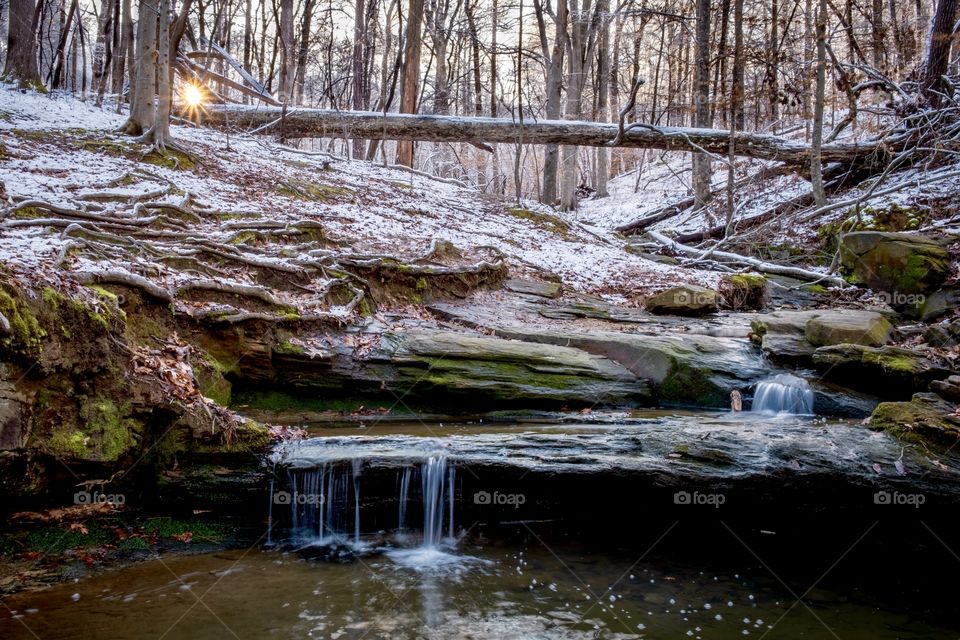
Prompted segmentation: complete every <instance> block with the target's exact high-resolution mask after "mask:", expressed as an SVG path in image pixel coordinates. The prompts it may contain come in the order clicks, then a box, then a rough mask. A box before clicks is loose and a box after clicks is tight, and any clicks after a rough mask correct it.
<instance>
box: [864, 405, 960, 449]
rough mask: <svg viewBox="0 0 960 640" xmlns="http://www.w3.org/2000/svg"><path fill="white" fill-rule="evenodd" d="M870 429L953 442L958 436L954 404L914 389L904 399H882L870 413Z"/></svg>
mask: <svg viewBox="0 0 960 640" xmlns="http://www.w3.org/2000/svg"><path fill="white" fill-rule="evenodd" d="M870 426H871V427H872V428H874V429H880V430H883V431H889V432H890V433H892V434H894V435H896V436H898V437H899V438H901V439H903V440H907V441H915V440H918V439H919V440H921V441H926V442H932V443H937V444H940V445H944V446H953V445H955V444H956V443H957V440H958V439H960V416H958V415H956V406H955V405H953V404H951V403H949V402H947V401H946V400H943V399H942V398H940V397H939V396H937V395H936V394H933V393H917V394H914V396H913V398H912V399H911V400H910V401H908V402H882V403H880V404H879V405H878V406H877V408H876V409H875V410H874V412H873V415H872V416H871V417H870Z"/></svg>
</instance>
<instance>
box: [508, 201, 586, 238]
mask: <svg viewBox="0 0 960 640" xmlns="http://www.w3.org/2000/svg"><path fill="white" fill-rule="evenodd" d="M507 213H509V214H510V215H512V216H513V217H515V218H520V219H522V220H529V221H530V222H532V223H533V224H534V226H536V227H539V228H540V229H543V230H545V231H549V232H550V233H555V234H557V235H559V236H561V237H563V238H565V239H569V238H571V237H573V234H572V233H571V231H570V225H569V224H568V223H567V222H566V221H565V220H564V219H562V218H560V217H559V216H555V215H553V214H550V213H541V212H537V211H531V210H530V209H525V208H523V207H510V208H508V209H507Z"/></svg>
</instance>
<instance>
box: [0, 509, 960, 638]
mask: <svg viewBox="0 0 960 640" xmlns="http://www.w3.org/2000/svg"><path fill="white" fill-rule="evenodd" d="M524 527H525V528H526V530H527V531H526V532H527V540H526V541H525V542H522V543H518V542H500V543H498V542H495V541H492V540H479V541H476V542H470V543H461V545H460V547H459V548H457V549H455V550H451V549H447V550H444V549H427V550H424V549H408V550H400V549H396V548H394V549H392V550H389V551H387V552H385V553H370V554H367V555H363V556H360V557H355V558H354V559H352V560H351V561H348V562H328V561H320V560H311V559H305V558H304V557H303V556H302V555H301V554H300V553H298V552H296V551H264V550H261V549H260V548H258V547H254V548H251V549H248V550H235V551H230V552H224V553H218V554H211V555H200V556H191V557H177V558H170V559H165V560H155V561H150V562H146V563H144V564H140V565H136V566H133V567H130V568H127V569H124V570H121V571H116V572H113V573H109V574H105V575H100V576H98V577H94V578H91V579H87V580H84V581H81V582H78V583H71V584H63V585H58V586H55V587H53V588H50V589H47V590H45V591H41V592H34V593H26V594H20V595H17V596H13V597H10V598H8V599H7V600H6V601H5V602H4V605H5V607H3V608H0V637H2V638H10V639H13V638H17V639H19V638H25V639H26V638H31V639H32V638H64V639H66V638H98V639H117V640H119V639H133V638H195V639H206V638H231V637H232V638H342V639H358V640H359V639H361V638H511V639H516V638H558V639H568V638H569V639H579V638H584V639H588V638H688V637H689V638H743V637H757V638H761V637H762V638H791V639H793V638H843V639H844V640H849V639H854V640H855V639H859V638H863V639H868V638H869V639H872V640H885V639H888V638H889V639H893V638H900V639H914V638H916V639H921V638H923V639H930V638H956V637H958V634H957V632H956V630H950V629H947V628H943V627H938V626H935V625H932V624H929V623H927V622H924V620H923V619H922V615H919V614H918V615H911V614H909V613H906V612H895V611H890V610H884V609H882V608H877V607H876V606H873V605H871V604H869V603H864V602H858V601H857V599H856V597H855V596H851V595H850V594H848V593H844V594H841V593H833V592H830V591H827V590H823V589H820V588H817V589H814V590H813V591H811V592H809V593H807V594H806V596H805V597H804V599H803V602H802V603H799V604H798V602H797V597H796V596H797V595H799V593H797V592H796V590H793V593H791V590H789V589H787V588H786V587H785V586H784V585H783V584H781V583H779V582H778V580H777V578H776V577H774V576H773V575H772V574H771V572H770V571H768V570H766V569H764V568H763V567H762V566H750V565H749V564H744V565H743V566H738V567H725V568H723V569H722V570H721V569H717V568H716V564H717V563H711V564H712V565H714V566H713V567H712V568H707V567H705V566H697V564H696V563H684V562H682V561H680V562H677V561H675V560H674V561H670V562H665V561H664V559H663V558H654V557H651V555H650V554H645V552H644V550H640V551H637V552H635V553H626V552H623V551H606V550H600V549H589V548H584V547H582V546H580V545H577V544H574V543H569V542H554V541H551V542H547V541H546V539H547V537H548V536H547V533H548V526H547V525H544V524H527V525H524ZM794 594H796V595H794Z"/></svg>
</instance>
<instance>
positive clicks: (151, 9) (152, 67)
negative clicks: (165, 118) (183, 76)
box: [122, 0, 159, 136]
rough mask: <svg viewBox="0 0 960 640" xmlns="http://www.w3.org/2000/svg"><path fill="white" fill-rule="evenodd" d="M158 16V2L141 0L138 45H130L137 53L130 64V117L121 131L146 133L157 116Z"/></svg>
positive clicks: (138, 17)
mask: <svg viewBox="0 0 960 640" xmlns="http://www.w3.org/2000/svg"><path fill="white" fill-rule="evenodd" d="M157 19H158V16H157V10H156V5H155V4H154V3H153V2H151V1H150V0H140V1H139V3H138V5H137V42H136V46H135V47H134V46H131V47H130V50H131V52H134V51H135V53H136V56H135V58H134V62H135V63H134V64H132V65H131V66H130V91H131V97H130V117H129V118H128V119H127V122H126V123H125V124H124V125H123V127H122V131H123V132H124V133H128V134H130V135H135V136H139V135H143V134H144V133H145V132H146V131H148V130H149V129H150V127H152V126H153V124H154V122H155V118H156V105H155V101H154V94H155V90H156V73H157V60H158V55H159V52H158V50H157Z"/></svg>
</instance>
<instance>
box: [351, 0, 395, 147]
mask: <svg viewBox="0 0 960 640" xmlns="http://www.w3.org/2000/svg"><path fill="white" fill-rule="evenodd" d="M387 28H388V29H389V25H388V27H387ZM366 32H367V28H366V7H365V2H364V0H356V1H355V2H354V14H353V53H352V57H351V63H352V69H353V82H352V91H353V96H352V97H353V100H352V103H353V109H354V110H355V111H363V110H365V109H366V108H367V105H366V97H365V96H364V92H363V87H364V79H363V76H364V72H365V69H366V66H365V65H364V60H365V59H366V57H365V53H366V47H365V46H364V45H365V44H366V40H367V33H366ZM389 54H390V52H389V51H384V53H383V56H384V60H386V59H387V57H388V56H389ZM353 157H354V158H356V159H357V160H363V138H354V140H353Z"/></svg>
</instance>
